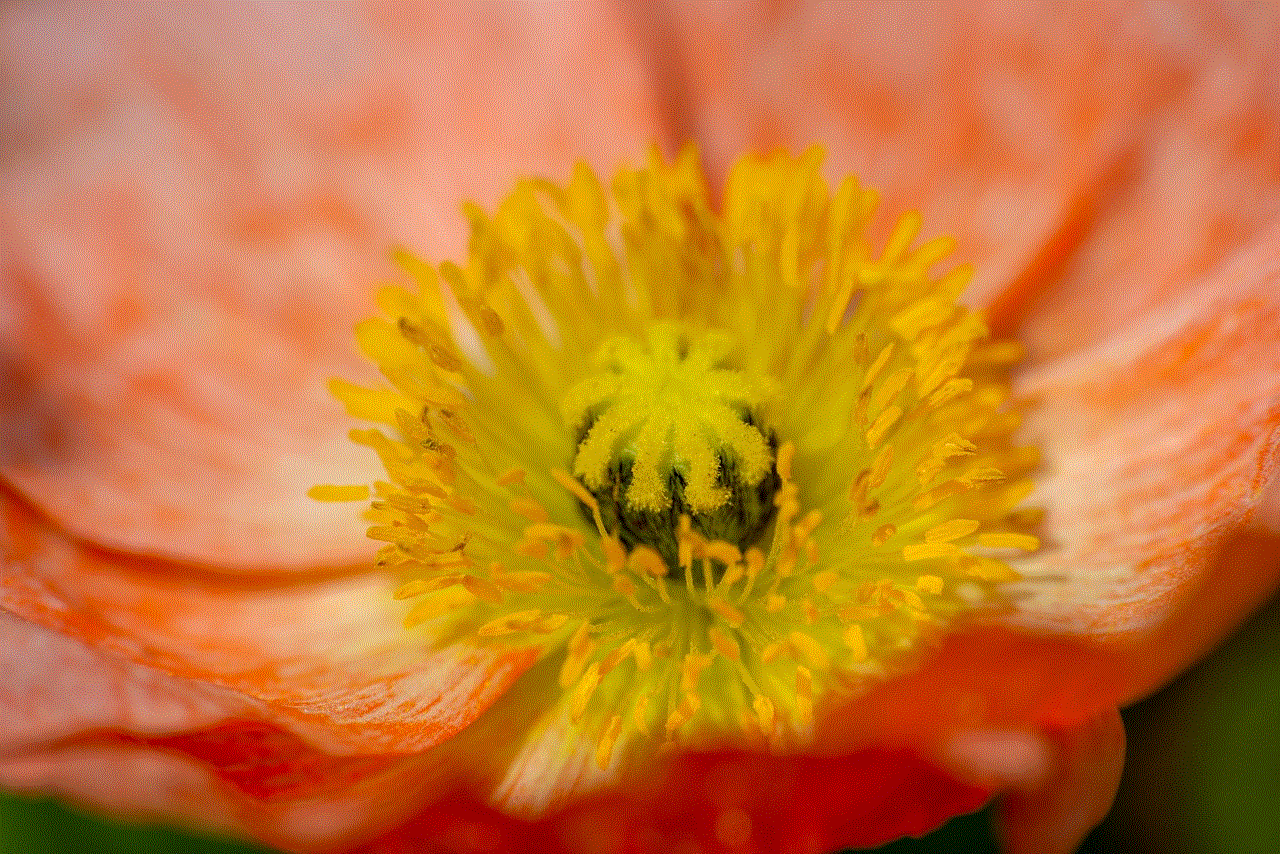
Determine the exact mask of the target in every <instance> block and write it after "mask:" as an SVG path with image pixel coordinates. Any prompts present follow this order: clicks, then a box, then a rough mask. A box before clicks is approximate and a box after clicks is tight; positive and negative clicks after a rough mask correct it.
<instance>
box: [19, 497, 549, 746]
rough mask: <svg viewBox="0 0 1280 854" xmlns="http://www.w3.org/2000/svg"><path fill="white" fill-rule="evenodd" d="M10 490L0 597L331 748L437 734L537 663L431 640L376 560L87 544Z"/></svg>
mask: <svg viewBox="0 0 1280 854" xmlns="http://www.w3.org/2000/svg"><path fill="white" fill-rule="evenodd" d="M0 498H3V500H4V502H5V507H4V519H3V521H4V528H3V540H0V542H2V543H3V546H4V552H3V553H4V564H3V568H2V569H0V607H2V608H3V609H4V610H6V611H8V612H10V613H12V614H15V615H17V616H19V617H21V618H23V619H25V620H28V621H31V622H33V623H37V624H39V625H41V626H44V627H46V628H48V629H52V630H53V631H55V632H57V633H60V634H62V635H65V636H67V637H70V638H74V639H77V640H80V641H83V642H85V643H87V644H89V645H90V646H91V647H93V648H94V649H96V650H101V651H102V652H103V653H104V654H105V655H109V656H111V657H113V658H116V659H124V660H126V661H132V662H134V663H137V664H140V665H145V666H146V667H148V668H151V669H154V670H156V671H160V672H162V673H165V674H169V675H171V676H173V677H177V678H179V679H182V680H195V681H196V682H202V683H209V684H210V685H211V686H217V687H218V688H222V689H226V690H227V691H229V692H233V693H234V694H236V695H239V696H241V697H243V698H244V699H245V700H246V701H252V705H253V706H255V707H256V708H257V715H258V716H259V717H261V718H262V719H263V720H266V721H271V722H275V723H278V724H280V725H282V726H284V727H286V728H289V729H290V730H292V731H293V732H295V733H297V734H298V735H300V736H301V737H302V738H304V739H306V740H307V741H309V742H310V743H312V744H313V745H315V746H316V747H317V748H319V749H323V750H327V751H330V752H335V753H348V754H351V753H373V752H408V751H416V750H423V749H425V748H428V747H431V746H432V745H435V744H437V743H439V742H440V741H442V740H444V739H446V738H448V737H449V736H451V735H453V734H454V733H456V732H457V731H458V730H460V729H462V728H463V727H465V726H467V725H468V724H469V723H471V722H472V721H473V720H474V719H475V718H476V717H477V716H478V715H479V714H480V713H481V712H482V711H483V710H484V709H485V708H486V707H487V706H488V705H489V704H490V703H491V702H493V700H494V698H496V697H498V696H500V695H501V694H502V693H503V691H504V690H505V689H506V688H507V687H508V686H509V685H510V684H511V682H512V681H513V680H515V678H516V677H517V676H519V674H520V673H522V672H523V671H524V669H525V668H526V667H528V665H529V663H530V656H529V655H528V654H525V653H507V654H499V653H496V652H492V651H486V650H479V649H474V648H470V647H468V646H465V645H461V644H459V645H454V646H447V647H441V648H433V645H432V643H431V639H430V637H429V636H427V635H421V634H420V635H411V634H410V633H409V632H406V631H405V630H404V628H403V625H402V623H403V619H404V615H405V613H406V611H407V605H406V604H405V603H402V602H397V601H395V600H394V599H393V598H392V593H393V591H394V588H395V584H394V582H393V581H392V580H391V579H388V578H386V577H383V576H382V575H380V574H377V573H362V574H357V575H351V576H338V577H333V578H328V579H317V580H314V581H312V582H309V583H306V584H300V583H297V582H296V581H293V582H289V581H287V580H280V579H275V580H271V579H264V580H262V581H260V582H259V583H257V584H256V585H253V586H246V584H245V583H244V580H243V578H237V577H235V576H215V575H210V574H201V573H199V572H196V571H193V570H191V569H190V568H185V567H182V566H178V565H174V564H167V563H163V562H159V561H149V560H143V559H138V558H132V557H127V556H124V555H120V554H116V553H111V552H104V551H99V550H95V549H90V548H86V547H84V546H82V545H80V544H79V543H77V542H76V541H75V540H73V539H71V538H69V537H67V536H66V535H65V534H63V533H61V532H60V531H58V530H57V529H55V528H53V527H52V526H51V525H50V524H49V523H48V522H47V521H46V520H44V519H42V518H40V517H38V516H36V515H35V514H34V512H33V511H32V510H31V509H30V508H29V507H27V506H26V505H25V504H23V503H22V502H21V501H20V500H19V499H17V498H15V497H14V496H12V495H11V494H10V493H7V492H0ZM104 701H105V700H104ZM8 720H9V719H8V718H6V724H0V726H4V725H7V721H8ZM15 725H17V724H16V723H15Z"/></svg>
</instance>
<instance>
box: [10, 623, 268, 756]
mask: <svg viewBox="0 0 1280 854" xmlns="http://www.w3.org/2000/svg"><path fill="white" fill-rule="evenodd" d="M0 673H3V674H4V679H3V681H0V708H3V709H4V710H5V715H4V720H3V724H0V755H12V754H14V753H15V752H17V751H20V750H26V749H30V748H32V747H34V746H36V745H40V744H46V743H50V742H55V741H59V740H61V739H65V738H68V737H71V736H73V735H76V734H78V733H81V732H84V731H86V730H100V729H120V730H127V731H130V732H136V733H164V732H175V731H180V730H183V729H189V728H194V727H201V726H208V725H211V724H213V723H214V722H216V721H218V720H221V719H222V718H224V717H226V716H227V715H229V714H233V713H235V712H240V713H244V711H245V710H246V708H247V707H248V706H249V704H248V703H247V702H246V701H245V700H244V699H243V698H237V697H235V696H234V695H229V694H226V693H224V692H221V691H219V690H218V689H216V688H213V687H212V686H209V685H201V684H199V683H194V682H188V681H185V680H182V679H177V678H175V677H172V676H170V675H168V674H166V673H161V672H159V671H157V670H154V669H152V668H149V667H144V666H142V665H138V664H134V663H133V662H129V661H124V660H121V659H118V658H113V657H111V656H109V655H105V654H103V653H102V652H100V651H97V650H94V649H91V648H90V647H87V646H85V645H84V644H82V643H80V642H79V641H76V640H73V639H71V638H68V637H64V636H62V635H60V634H57V633H56V632H53V631H50V630H49V629H46V628H44V627H42V626H38V625H36V624H34V623H29V622H27V621H25V620H20V619H18V618H17V617H14V616H12V615H11V614H8V613H5V612H0Z"/></svg>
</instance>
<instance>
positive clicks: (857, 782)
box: [359, 751, 989, 854]
mask: <svg viewBox="0 0 1280 854" xmlns="http://www.w3.org/2000/svg"><path fill="white" fill-rule="evenodd" d="M988 796H989V791H988V790H986V789H983V788H981V787H974V786H971V785H966V784H963V783H959V782H957V781H956V780H954V779H953V778H951V777H950V776H948V775H946V774H944V773H942V772H940V771H939V770H937V768H935V767H934V766H932V765H931V764H929V763H927V762H925V761H923V760H921V759H920V758H919V757H918V756H917V755H916V754H915V753H913V752H911V751H866V752H862V753H858V754H855V755H853V756H842V757H834V758H818V757H790V758H777V757H769V756H760V755H752V754H741V753H707V754H697V755H686V756H682V757H679V758H678V759H677V760H676V761H674V762H673V763H672V764H671V765H670V766H669V768H668V770H667V771H666V773H664V774H661V775H656V776H652V777H649V778H648V779H646V780H641V781H628V783H627V784H626V785H625V786H620V787H619V788H617V789H616V790H613V791H610V792H608V793H606V794H602V795H600V796H598V797H595V798H590V799H587V800H585V801H582V802H579V803H577V804H575V805H574V806H573V807H571V808H569V809H567V810H565V811H563V812H560V813H557V814H554V815H551V816H547V817H545V818H543V819H541V820H539V821H538V822H532V823H531V822H526V821H520V820H516V819H512V818H511V817H509V816H507V815H504V814H503V813H501V812H498V811H496V810H493V809H492V808H487V807H484V806H481V805H479V804H478V803H477V802H476V801H475V800H473V799H471V798H467V797H457V798H451V799H448V800H446V801H444V802H438V803H435V804H432V805H431V806H430V807H428V808H427V809H424V810H423V811H422V812H421V813H420V814H419V815H418V816H417V817H416V818H415V819H414V820H413V821H411V822H409V823H408V824H406V825H405V826H403V827H400V828H398V829H397V830H395V831H394V832H392V833H390V834H388V835H386V836H384V837H382V838H380V839H378V840H375V841H374V842H372V843H370V844H369V845H368V846H366V847H362V848H360V849H359V850H360V851H361V852H368V854H375V852H387V853H388V854H389V852H401V851H423V850H426V851H438V850H447V851H475V852H480V851H491V850H496V851H511V852H521V854H523V853H524V852H535V851H536V852H539V854H596V852H606V853H607V854H659V853H660V852H667V851H684V850H688V851H702V852H706V854H743V852H752V851H760V852H764V851H767V852H771V854H825V852H828V851H834V850H838V849H840V848H842V847H847V846H853V847H863V846H871V845H877V844H880V843H882V842H885V841H887V840H889V839H894V838H897V837H900V836H903V835H919V834H922V833H925V832H927V831H929V830H932V829H933V828H935V827H937V826H938V825H939V824H941V823H942V822H943V821H945V820H946V819H948V818H950V817H952V816H954V815H957V814H959V813H963V812H968V811H971V810H973V809H976V808H977V807H978V806H980V805H981V804H982V802H983V801H985V800H986V799H987V797H988ZM443 840H450V842H443Z"/></svg>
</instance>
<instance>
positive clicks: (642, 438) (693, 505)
mask: <svg viewBox="0 0 1280 854" xmlns="http://www.w3.org/2000/svg"><path fill="white" fill-rule="evenodd" d="M646 338H647V340H646V341H645V342H644V343H643V344H642V343H641V342H638V341H636V340H634V339H630V338H626V337H617V338H611V339H609V340H607V341H606V342H605V343H604V344H603V345H602V347H601V349H600V353H599V355H598V356H597V359H596V364H597V367H598V370H597V372H595V373H592V374H591V375H589V376H588V377H586V378H584V379H582V380H581V381H579V382H578V383H576V384H575V385H574V386H573V387H572V388H570V390H569V393H568V395H567V397H566V399H565V401H564V404H563V406H562V410H563V412H564V414H565V417H566V423H567V424H569V425H571V426H572V428H573V429H574V431H575V432H576V433H577V434H579V435H580V436H581V437H582V438H581V440H580V441H579V444H578V450H577V453H576V455H575V458H574V463H573V473H574V474H575V475H576V476H577V477H579V478H581V480H582V482H583V483H584V484H585V485H586V487H587V489H588V490H590V492H591V494H592V495H593V496H595V498H596V502H597V504H598V506H599V509H600V512H601V513H602V515H603V519H604V522H605V528H606V529H607V530H609V531H613V532H616V534H617V536H618V537H620V538H621V540H622V542H623V544H624V545H626V546H627V547H628V548H634V547H635V546H637V545H641V544H643V545H646V546H649V547H652V548H654V549H656V550H657V551H658V553H659V554H661V555H662V557H663V559H664V560H665V561H666V562H667V563H668V564H670V565H672V566H674V565H675V564H676V563H677V560H676V557H677V550H678V538H677V536H676V531H677V528H678V525H679V522H680V520H681V519H682V518H687V519H688V520H689V522H688V524H689V525H690V526H691V527H692V529H693V530H694V531H696V532H697V533H698V534H699V535H701V536H703V537H706V538H709V539H712V540H722V541H725V542H729V543H732V544H734V545H736V546H738V547H739V548H745V547H746V546H748V545H750V544H751V543H753V542H755V540H756V539H758V538H759V536H760V534H761V532H762V531H763V529H764V527H765V525H767V524H768V523H769V521H770V520H771V519H772V518H773V514H774V509H775V507H774V503H773V498H774V495H775V494H776V492H777V488H778V479H777V475H776V473H775V471H774V462H775V450H776V445H777V440H776V437H774V436H773V434H772V431H770V430H769V429H768V428H767V427H764V426H762V423H761V422H762V420H763V419H764V414H763V411H762V410H763V407H764V405H765V404H766V402H768V401H769V400H770V398H771V397H773V392H774V390H775V386H774V385H773V384H772V383H770V382H769V381H768V380H767V378H763V377H752V376H749V375H748V374H746V373H745V372H744V371H741V370H738V369H736V368H735V367H734V358H733V354H734V341H733V339H732V338H731V337H730V336H729V335H726V334H724V333H716V332H704V333H701V334H696V333H684V332H681V331H680V330H679V329H678V328H677V327H676V326H675V325H674V324H672V323H669V322H660V323H657V324H655V325H654V326H653V327H652V328H651V329H649V330H647V335H646ZM584 506H585V505H584Z"/></svg>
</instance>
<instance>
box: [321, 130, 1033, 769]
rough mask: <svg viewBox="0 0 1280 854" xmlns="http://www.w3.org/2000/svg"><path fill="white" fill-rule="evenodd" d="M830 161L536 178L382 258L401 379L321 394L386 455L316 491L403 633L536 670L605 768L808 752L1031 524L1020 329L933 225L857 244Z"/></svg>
mask: <svg viewBox="0 0 1280 854" xmlns="http://www.w3.org/2000/svg"><path fill="white" fill-rule="evenodd" d="M821 165H822V154H821V152H820V151H817V150H811V151H809V152H806V153H804V154H803V155H801V156H799V157H792V156H787V155H773V156H769V157H748V158H744V159H743V160H741V161H740V162H739V163H738V164H737V165H736V166H735V167H734V169H733V170H732V172H731V174H730V175H729V178H728V181H727V184H726V186H725V188H724V191H723V195H722V200H721V201H720V202H719V203H715V202H713V200H712V196H711V194H710V192H709V190H708V188H707V186H706V184H705V183H704V179H703V177H702V172H701V169H700V167H699V164H698V160H697V157H696V154H695V153H694V152H692V151H687V152H685V153H684V154H683V155H681V156H680V157H679V158H677V159H676V160H675V161H674V162H670V163H668V162H663V161H662V160H661V159H660V158H659V157H657V156H656V155H655V156H654V157H653V158H651V160H650V162H649V163H648V164H647V166H645V167H644V168H639V169H625V170H622V171H620V172H619V173H618V174H617V175H616V176H614V178H613V180H612V181H611V182H610V183H609V184H608V185H607V186H606V185H605V184H603V183H602V182H601V181H600V180H599V178H597V176H596V175H595V174H594V173H593V172H592V171H591V170H590V169H588V168H587V167H585V166H579V167H577V168H575V170H574V172H573V175H572V177H571V179H570V180H569V181H568V183H567V184H564V185H559V184H555V183H552V182H549V181H544V180H524V181H521V182H519V183H518V184H517V185H516V186H515V188H514V190H513V191H512V192H511V193H510V194H509V195H508V196H507V197H506V198H505V199H504V200H503V201H502V202H501V203H500V204H499V205H498V207H497V209H496V210H494V211H492V212H484V211H481V210H480V209H478V208H476V207H474V206H468V207H467V208H466V209H465V213H466V216H467V218H468V220H469V222H470V225H471V231H472V234H471V243H470V249H469V253H468V256H467V258H466V259H465V260H464V261H463V262H460V263H454V262H447V261H446V262H443V263H440V264H430V263H427V262H424V261H422V260H419V259H417V258H415V257H414V256H413V255H411V254H410V253H408V252H406V251H398V252H397V253H396V255H395V257H396V260H397V261H398V262H399V263H400V265H401V267H402V268H403V270H404V273H405V277H406V279H407V281H408V283H409V284H408V285H407V286H398V285H397V286H389V287H387V288H385V289H384V290H383V291H381V292H380V293H379V305H380V307H381V309H382V311H383V314H384V316H382V317H379V318H375V319H372V320H368V321H365V322H364V323H361V324H360V325H359V326H358V327H357V330H356V337H357V341H358V343H359V345H360V347H361V348H362V350H363V352H364V353H365V355H366V356H367V357H368V358H369V359H370V360H372V361H373V362H374V363H375V364H376V365H377V366H378V368H379V369H380V370H381V373H382V375H383V377H384V378H385V384H384V385H383V386H382V387H380V388H374V389H367V388H362V387H359V386H356V385H352V384H350V383H345V382H342V381H334V382H333V383H332V384H331V389H332V391H333V393H334V394H335V395H336V396H337V397H338V398H339V399H340V400H341V401H342V402H343V403H344V404H345V405H346V407H347V409H348V411H349V412H350V413H351V414H352V416H353V417H357V418H360V419H364V420H367V421H372V422H375V425H376V426H375V428H373V429H359V430H353V431H352V433H351V438H352V439H353V441H355V442H357V443H359V444H362V445H365V446H367V447H368V448H369V449H370V450H371V451H372V452H373V453H374V454H376V455H377V457H378V458H379V460H380V462H381V464H382V467H383V469H385V477H384V478H383V479H382V480H379V481H378V482H376V483H374V484H371V485H359V486H322V487H316V488H315V489H313V490H312V492H311V494H312V496H313V497H314V498H316V499H318V500H328V501H342V500H349V501H367V502H368V510H367V513H366V515H367V518H368V520H369V523H370V528H369V535H370V536H371V537H373V538H374V539H376V540H379V541H380V542H382V543H383V546H382V549H381V551H380V552H379V556H378V563H379V565H380V566H381V567H382V568H383V569H384V570H385V571H387V572H389V573H392V574H394V575H396V576H397V577H398V578H399V579H400V582H401V583H400V586H399V588H398V592H397V594H396V595H397V598H398V599H402V600H404V602H405V608H406V610H405V625H406V631H411V632H413V633H415V636H416V637H419V638H420V639H421V642H422V643H423V644H424V645H431V644H444V643H458V642H465V643H470V644H472V645H475V646H482V647H493V648H497V649H501V650H515V651H521V652H526V653H533V654H534V655H533V658H540V659H542V660H543V661H545V662H546V664H547V666H546V667H534V668H533V669H531V670H530V671H529V672H528V673H526V674H525V676H524V677H523V678H525V679H530V680H532V679H541V680H544V682H543V683H539V684H538V685H537V686H534V690H532V691H531V692H529V694H528V695H529V696H537V697H540V698H541V699H540V700H539V701H538V702H537V703H534V704H533V706H531V709H530V714H534V715H539V716H543V717H544V718H545V720H546V721H547V722H550V721H551V720H552V719H553V718H557V717H558V719H562V720H569V721H572V726H573V727H576V728H577V729H578V730H580V731H581V732H582V733H584V734H585V735H586V736H587V737H588V739H589V740H590V742H591V743H593V744H594V745H595V750H594V757H595V760H596V762H597V763H598V764H599V765H600V766H601V767H606V766H610V765H612V764H615V763H617V762H619V761H626V760H628V759H629V758H636V757H643V756H645V755H650V754H654V753H656V752H657V751H659V750H661V749H662V748H664V747H665V746H667V745H669V744H673V743H674V744H690V745H724V744H742V745H749V746H753V747H756V748H759V749H768V750H786V749H792V748H801V747H803V746H804V745H805V744H806V740H807V739H808V737H809V735H810V733H811V730H812V727H813V724H814V721H815V719H816V718H817V716H819V715H821V714H822V713H823V712H824V710H826V709H830V708H832V707H833V706H834V705H835V704H837V703H838V702H840V700H841V699H842V698H847V697H849V696H851V695H854V694H857V693H858V692H860V691H865V690H867V689H868V688H869V687H871V686H873V685H875V684H876V683H877V682H879V681H881V680H883V679H886V678H890V677H891V676H892V675H894V674H895V673H897V672H900V671H901V670H903V669H905V668H908V667H910V666H912V662H913V661H914V660H916V658H917V657H916V656H914V655H912V652H913V651H920V650H924V649H926V648H927V647H928V645H929V644H931V643H933V642H935V641H936V639H937V638H938V637H939V636H940V634H941V633H942V632H944V631H946V629H947V627H948V626H949V625H951V624H952V623H953V622H954V621H955V620H956V619H957V618H959V617H961V616H962V615H964V614H966V613H971V612H973V611H975V610H978V611H982V610H987V611H990V610H995V609H1000V608H1003V607H1007V604H1008V594H1007V593H1006V590H1007V586H1008V584H1009V582H1011V581H1014V580H1016V579H1017V578H1018V574H1017V570H1016V561H1017V560H1018V559H1019V557H1020V556H1022V555H1024V554H1026V553H1027V552H1029V551H1034V550H1035V549H1037V548H1039V539H1038V538H1037V536H1036V534H1035V531H1034V529H1033V524H1034V521H1035V519H1036V518H1037V517H1036V514H1035V513H1034V512H1029V511H1028V509H1027V508H1024V507H1021V506H1020V502H1021V501H1022V500H1023V498H1024V497H1025V496H1026V495H1027V494H1028V492H1029V491H1030V485H1031V477H1032V476H1033V475H1034V473H1035V468H1036V460H1037V455H1036V454H1035V452H1034V449H1028V448H1024V447H1020V446H1018V445H1017V443H1016V440H1015V434H1016V430H1017V427H1018V423H1019V413H1018V410H1017V408H1016V405H1015V404H1013V403H1011V393H1010V388H1009V372H1010V370H1011V366H1012V365H1013V364H1014V363H1015V362H1016V359H1017V357H1018V348H1017V347H1016V345H1011V344H1010V343H1009V342H1002V341H992V340H990V338H989V336H988V332H987V328H986V326H985V325H984V323H983V321H982V319H981V318H980V317H979V316H978V315H976V314H975V313H973V312H972V311H970V310H969V309H967V308H966V307H964V305H963V304H962V303H961V302H960V301H959V297H960V295H961V293H962V291H963V289H964V287H965V285H966V283H967V282H968V280H969V278H970V275H971V271H970V270H969V269H968V268H967V267H965V266H963V265H960V266H956V265H951V266H948V265H947V263H946V259H947V256H948V255H949V253H950V251H951V248H952V242H951V241H950V240H949V239H948V238H945V237H935V238H930V239H922V237H921V230H922V228H923V225H922V223H921V220H920V218H919V217H918V216H917V215H915V214H912V213H907V214H904V215H903V216H901V218H900V219H898V220H897V222H896V224H893V226H892V227H891V228H890V229H889V230H888V233H889V237H888V239H887V241H885V242H884V243H883V244H882V245H879V246H877V245H873V242H872V241H871V239H870V237H869V232H870V231H871V230H872V227H873V224H874V220H875V211H876V208H877V206H878V198H877V195H876V193H875V192H874V191H871V190H868V189H866V188H864V187H862V186H861V185H860V184H859V183H858V182H857V181H856V180H855V179H853V178H846V179H845V180H844V181H842V182H841V183H840V184H839V185H838V186H836V187H835V188H834V189H833V188H831V187H830V186H829V185H828V184H827V183H826V181H825V180H824V179H823V178H822V175H821ZM546 674H551V676H550V677H549V678H547V676H546ZM544 683H545V684H544Z"/></svg>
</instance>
